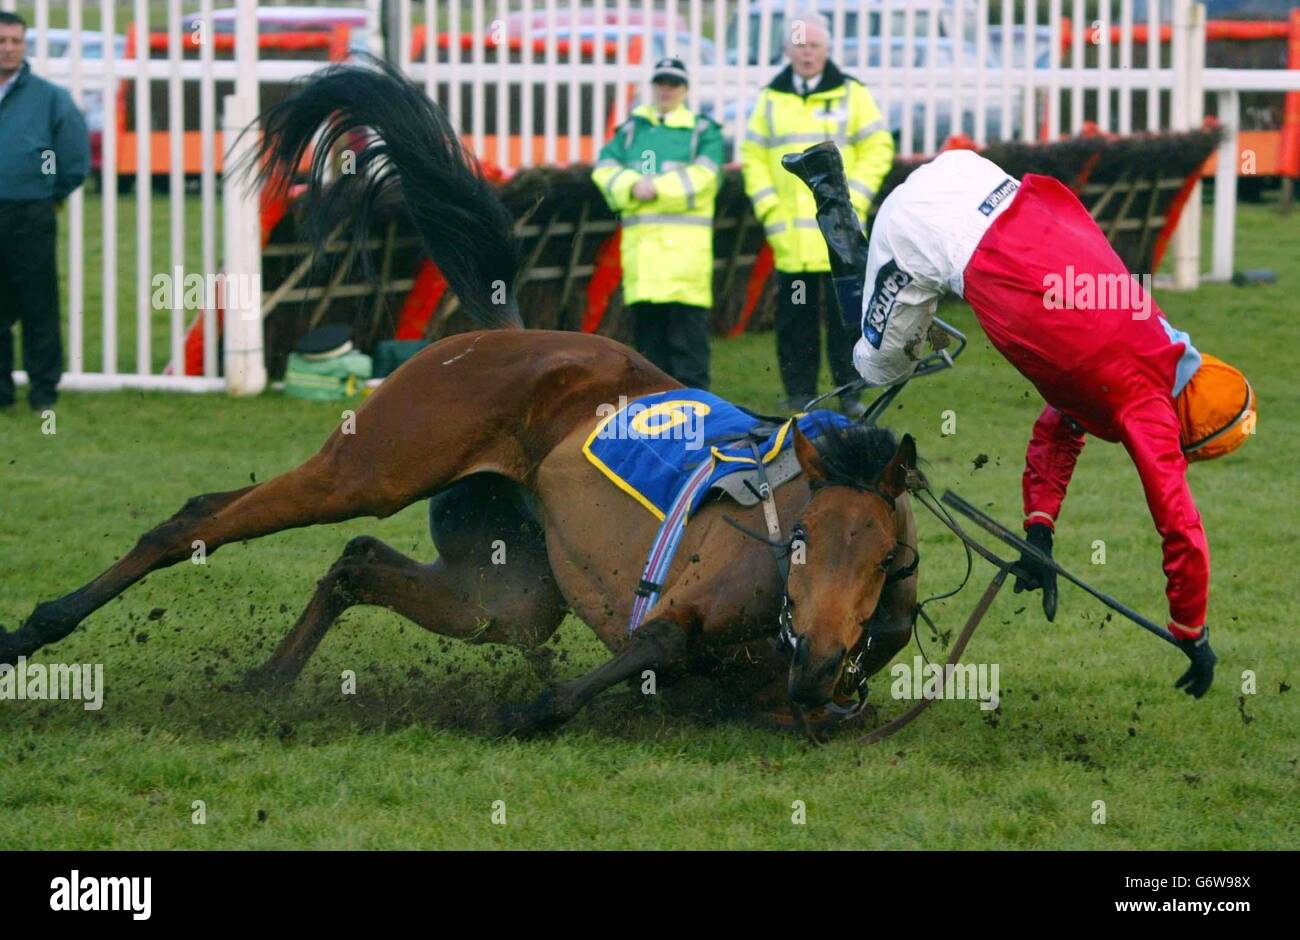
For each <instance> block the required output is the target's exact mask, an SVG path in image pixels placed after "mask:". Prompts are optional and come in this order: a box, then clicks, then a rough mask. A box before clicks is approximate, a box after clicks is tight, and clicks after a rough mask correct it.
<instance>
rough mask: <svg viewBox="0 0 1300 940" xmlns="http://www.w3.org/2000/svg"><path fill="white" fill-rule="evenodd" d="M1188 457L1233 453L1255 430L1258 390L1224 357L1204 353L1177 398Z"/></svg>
mask: <svg viewBox="0 0 1300 940" xmlns="http://www.w3.org/2000/svg"><path fill="white" fill-rule="evenodd" d="M1174 408H1175V410H1176V411H1177V412H1178V420H1179V423H1180V424H1181V425H1182V435H1181V436H1182V442H1183V454H1184V455H1185V456H1186V457H1187V460H1188V461H1189V462H1190V461H1194V460H1213V459H1214V458H1215V457H1222V456H1223V455H1224V454H1230V453H1232V452H1233V451H1234V450H1236V449H1237V448H1238V447H1240V446H1241V445H1242V442H1243V441H1245V440H1246V438H1247V437H1248V436H1249V435H1251V434H1254V433H1255V418H1256V401H1255V390H1254V389H1252V388H1251V387H1250V383H1249V382H1247V381H1246V377H1245V376H1244V375H1242V374H1241V373H1240V372H1239V371H1237V370H1236V369H1234V368H1233V367H1232V366H1230V365H1228V364H1227V363H1226V362H1224V361H1223V360H1222V359H1216V358H1215V357H1214V356H1209V355H1206V354H1204V353H1202V354H1201V366H1200V368H1199V369H1197V370H1196V373H1195V374H1194V375H1193V376H1192V378H1191V381H1189V382H1188V383H1187V385H1186V386H1185V387H1184V388H1183V390H1182V392H1180V393H1179V395H1178V397H1177V398H1175V399H1174Z"/></svg>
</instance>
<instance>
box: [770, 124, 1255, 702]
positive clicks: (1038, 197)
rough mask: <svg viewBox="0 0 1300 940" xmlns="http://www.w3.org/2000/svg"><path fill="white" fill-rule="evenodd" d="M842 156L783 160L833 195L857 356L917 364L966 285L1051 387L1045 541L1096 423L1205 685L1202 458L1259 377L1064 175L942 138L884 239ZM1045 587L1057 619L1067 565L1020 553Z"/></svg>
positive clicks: (1035, 457) (1034, 583)
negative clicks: (864, 227) (1149, 535)
mask: <svg viewBox="0 0 1300 940" xmlns="http://www.w3.org/2000/svg"><path fill="white" fill-rule="evenodd" d="M836 163H837V154H836V153H835V152H834V150H833V148H823V147H822V146H821V145H819V146H817V147H812V148H809V149H808V150H806V151H804V152H803V153H802V154H798V155H792V156H791V157H789V158H787V159H786V161H785V165H786V168H787V169H789V170H790V171H791V172H792V173H795V174H796V175H798V176H800V178H802V179H803V180H804V181H805V182H806V183H808V185H809V187H810V188H811V189H812V190H813V194H814V196H815V198H816V200H817V210H818V223H819V226H820V228H821V230H822V233H823V235H825V236H826V239H827V244H828V246H829V248H830V259H831V265H832V274H833V275H834V276H835V280H836V293H837V297H838V299H839V301H840V305H841V309H842V312H843V313H844V315H845V319H846V320H851V321H852V322H853V323H854V324H855V326H858V325H860V329H861V332H862V335H861V336H860V338H859V339H858V341H857V345H856V347H855V348H854V357H853V361H854V365H855V366H856V367H857V370H858V372H859V373H860V374H861V375H862V376H863V378H865V379H867V380H868V381H869V382H871V383H872V384H873V385H890V384H893V383H896V382H899V381H902V380H904V379H906V378H907V377H908V376H910V375H911V374H912V371H913V370H914V369H915V368H916V364H917V362H918V361H919V360H920V359H922V358H923V357H924V352H923V350H922V344H923V342H924V340H925V338H926V335H927V331H928V329H929V327H930V325H931V318H932V316H933V314H934V311H935V308H936V306H937V304H938V301H939V298H940V296H941V295H942V294H943V293H944V292H945V291H947V290H951V291H952V292H953V293H955V294H956V295H957V296H959V297H964V298H965V299H966V301H967V302H969V303H970V305H971V307H972V308H973V309H974V311H975V315H976V317H977V318H978V320H979V322H980V325H981V326H982V327H983V329H984V332H985V334H986V335H987V336H988V338H989V341H990V342H992V344H993V345H994V347H996V348H997V350H998V351H999V352H1001V353H1002V354H1003V355H1004V356H1005V357H1006V358H1007V359H1009V360H1010V361H1011V363H1012V365H1014V366H1015V367H1016V368H1017V369H1019V370H1020V372H1021V374H1022V375H1024V376H1025V377H1026V378H1027V379H1029V381H1030V382H1032V383H1033V384H1034V386H1035V387H1036V388H1037V389H1038V391H1039V392H1040V393H1041V394H1042V396H1043V398H1044V399H1045V400H1046V402H1047V407H1046V408H1044V410H1043V412H1042V414H1040V415H1039V417H1038V420H1037V422H1036V423H1035V424H1034V429H1033V433H1032V436H1031V439H1030V442H1029V447H1028V451H1027V453H1026V462H1025V471H1024V479H1023V496H1024V509H1025V529H1026V533H1027V535H1026V538H1027V540H1028V541H1029V543H1030V544H1032V545H1034V546H1035V547H1036V548H1038V549H1040V550H1042V551H1044V552H1046V553H1047V554H1050V553H1051V548H1052V535H1053V532H1054V530H1055V526H1056V519H1057V516H1058V515H1059V513H1060V509H1061V503H1062V501H1063V500H1064V498H1065V491H1066V487H1067V485H1068V484H1069V481H1070V477H1071V475H1072V473H1073V470H1074V465H1075V461H1076V459H1077V458H1078V455H1079V452H1080V450H1081V449H1082V447H1083V442H1084V435H1085V434H1092V435H1093V436H1094V437H1098V438H1101V439H1102V440H1106V441H1112V442H1120V443H1122V444H1123V445H1124V447H1125V449H1126V450H1127V451H1128V453H1129V456H1130V457H1131V458H1132V459H1133V463H1134V464H1135V465H1136V467H1137V471H1138V476H1139V477H1140V478H1141V481H1142V487H1143V490H1144V491H1145V494H1146V500H1147V506H1148V507H1149V508H1150V511H1151V516H1152V519H1153V520H1154V522H1155V527H1156V530H1157V531H1158V532H1159V533H1160V536H1161V538H1162V539H1163V550H1164V571H1165V575H1166V595H1167V597H1168V599H1169V610H1170V618H1171V619H1170V623H1169V629H1170V632H1171V633H1173V635H1174V637H1175V638H1176V639H1177V641H1178V645H1179V647H1180V648H1181V649H1182V650H1183V652H1184V653H1185V654H1186V655H1187V656H1188V658H1189V659H1190V660H1191V665H1190V667H1189V668H1188V670H1187V671H1186V673H1184V674H1183V676H1182V677H1181V678H1180V679H1179V680H1178V682H1177V683H1176V686H1177V687H1178V688H1183V689H1184V690H1185V691H1186V692H1187V693H1188V694H1190V695H1193V696H1195V697H1197V698H1199V697H1201V696H1202V695H1204V694H1205V692H1206V691H1207V690H1208V689H1209V688H1210V685H1211V683H1212V682H1213V681H1214V664H1215V662H1216V657H1215V655H1214V653H1213V651H1212V650H1211V649H1210V645H1209V629H1208V627H1207V626H1206V623H1205V617H1206V603H1207V596H1208V592H1209V574H1210V556H1209V547H1208V545H1207V543H1206V539H1205V530H1204V528H1203V526H1202V525H1201V517H1200V514H1199V513H1198V512H1197V509H1196V504H1195V503H1194V502H1193V500H1192V494H1191V491H1190V490H1189V488H1188V486H1187V479H1186V470H1187V463H1188V461H1191V460H1202V459H1208V458H1212V457H1217V456H1220V455H1222V454H1225V453H1228V452H1230V451H1232V450H1234V449H1235V448H1236V447H1238V446H1239V445H1240V444H1241V443H1242V441H1243V440H1244V439H1245V437H1246V435H1247V434H1250V433H1252V432H1253V431H1254V422H1255V397H1254V393H1253V391H1252V390H1251V388H1250V385H1249V383H1247V382H1246V379H1245V377H1244V376H1243V375H1242V374H1241V373H1240V372H1238V371H1237V370H1236V369H1233V368H1232V367H1231V366H1229V365H1227V364H1226V363H1224V362H1221V361H1220V360H1218V359H1215V358H1214V357H1212V356H1209V355H1206V354H1202V353H1201V352H1199V351H1198V350H1197V349H1196V348H1195V347H1194V346H1193V345H1192V342H1191V338H1190V337H1189V336H1188V335H1187V334H1186V333H1183V332H1181V331H1179V330H1176V329H1174V327H1172V326H1171V325H1170V324H1169V322H1168V321H1167V320H1166V319H1165V317H1164V315H1163V314H1162V313H1161V311H1160V308H1159V307H1158V306H1157V305H1156V304H1155V301H1154V300H1153V299H1152V298H1151V296H1150V295H1149V294H1147V293H1146V292H1145V291H1143V289H1142V287H1141V286H1140V285H1139V284H1138V282H1137V280H1136V279H1135V278H1133V277H1132V276H1131V275H1130V274H1129V271H1128V269H1127V268H1126V267H1125V265H1124V263H1123V261H1121V260H1120V258H1119V257H1118V256H1117V255H1116V254H1115V251H1114V249H1112V248H1111V246H1110V243H1109V242H1108V241H1107V240H1106V237H1105V235H1103V234H1102V232H1101V230H1100V229H1099V228H1098V227H1097V225H1096V223H1095V222H1094V221H1093V220H1092V217H1091V216H1090V215H1089V214H1088V212H1087V210H1086V209H1085V208H1084V207H1083V205H1082V204H1081V203H1080V202H1079V200H1078V199H1077V198H1075V196H1074V194H1073V193H1072V192H1070V190H1069V189H1068V188H1066V187H1065V186H1064V185H1063V184H1062V183H1060V182H1059V181H1057V180H1055V179H1053V178H1051V177H1047V176H1038V175H1035V174H1026V175H1025V177H1024V179H1023V180H1021V181H1019V182H1017V181H1016V180H1015V179H1014V178H1012V177H1011V176H1009V175H1008V174H1007V173H1006V172H1005V171H1004V170H1002V169H1001V168H1000V167H998V166H997V165H996V164H994V163H992V162H991V161H989V160H986V159H985V158H983V157H981V156H979V155H978V154H976V153H974V152H972V151H968V150H953V151H948V152H945V153H941V154H939V156H937V157H936V158H935V159H934V160H932V161H930V162H929V163H927V164H925V165H924V166H921V167H919V168H917V169H916V170H915V171H913V172H912V174H911V175H910V176H908V178H907V180H906V181H905V182H904V183H903V184H902V185H900V186H899V187H898V188H897V189H895V190H894V191H893V192H892V193H891V194H890V195H889V196H888V197H887V198H886V199H885V201H884V202H883V204H882V205H881V207H880V211H879V214H878V215H877V217H876V220H875V224H874V227H873V229H872V232H871V241H870V244H869V246H868V244H867V242H866V239H865V238H863V236H862V234H861V232H860V230H858V229H857V228H856V226H855V225H850V224H849V222H850V218H849V216H848V214H847V213H848V212H850V211H851V210H852V206H851V205H850V203H849V201H848V195H847V192H842V190H843V185H844V184H843V183H842V182H840V181H842V179H843V175H842V173H840V174H837V173H836ZM846 207H847V208H846ZM864 270H865V272H866V276H865V278H863V276H862V272H863V271H864ZM864 295H865V297H864ZM1039 587H1041V588H1042V589H1043V610H1044V613H1045V614H1046V615H1047V617H1048V619H1049V620H1051V619H1053V618H1054V617H1055V614H1056V575H1055V572H1054V571H1052V570H1050V569H1048V568H1046V567H1045V566H1039V565H1037V564H1035V563H1034V562H1033V561H1032V560H1030V559H1027V558H1022V559H1021V560H1020V562H1019V563H1018V565H1017V582H1016V590H1017V591H1021V590H1033V589H1035V588H1039Z"/></svg>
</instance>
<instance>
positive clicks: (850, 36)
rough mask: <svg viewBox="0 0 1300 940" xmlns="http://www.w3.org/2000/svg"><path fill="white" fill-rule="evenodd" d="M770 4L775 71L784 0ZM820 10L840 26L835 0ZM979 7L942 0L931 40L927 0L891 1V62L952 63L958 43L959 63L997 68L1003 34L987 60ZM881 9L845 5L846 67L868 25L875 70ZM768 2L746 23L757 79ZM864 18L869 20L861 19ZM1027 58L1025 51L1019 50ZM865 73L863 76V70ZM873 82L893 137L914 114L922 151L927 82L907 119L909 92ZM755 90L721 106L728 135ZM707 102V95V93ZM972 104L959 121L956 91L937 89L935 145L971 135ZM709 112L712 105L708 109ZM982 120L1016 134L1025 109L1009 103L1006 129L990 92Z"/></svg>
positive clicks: (876, 3) (854, 61)
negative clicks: (979, 29) (981, 42)
mask: <svg viewBox="0 0 1300 940" xmlns="http://www.w3.org/2000/svg"><path fill="white" fill-rule="evenodd" d="M765 2H766V4H767V10H768V13H767V16H768V43H767V45H768V54H767V59H768V61H767V62H766V63H764V65H765V66H766V67H767V69H770V70H771V72H772V73H773V74H774V73H775V71H776V69H777V67H778V66H780V64H781V63H782V62H783V60H784V58H785V53H784V51H783V45H784V41H785V31H784V29H785V10H786V5H785V3H784V0H765ZM958 3H960V5H961V13H962V23H961V36H960V37H957V36H956V33H957V17H956V10H957V5H958ZM812 6H813V8H814V9H816V10H817V12H819V13H821V14H822V15H823V16H825V17H826V20H827V22H828V23H829V24H830V26H831V29H832V31H833V30H834V29H835V26H836V23H835V17H834V11H835V4H834V2H832V0H815V2H814V3H813V4H812ZM909 10H910V11H911V14H912V15H911V20H912V38H911V42H910V43H909V42H908V38H907V32H906V30H907V18H908V17H907V13H908V11H909ZM978 11H979V7H978V5H977V4H976V2H975V0H939V4H938V17H937V23H936V29H935V32H936V35H937V39H936V40H935V41H934V43H933V47H932V46H931V43H930V40H929V28H930V21H929V18H930V0H892V2H891V3H890V11H889V13H890V18H889V25H890V56H889V66H890V68H893V69H900V70H901V69H905V68H907V67H909V65H910V67H911V68H913V69H917V70H922V69H927V68H929V67H931V66H933V67H935V68H940V69H948V68H952V67H953V66H954V65H955V63H956V56H955V49H957V48H960V49H961V53H962V63H963V66H964V67H965V68H968V69H971V70H972V71H973V70H974V69H975V68H977V67H980V66H981V64H982V66H983V67H985V68H995V67H997V65H998V64H999V63H998V61H997V60H995V59H994V58H993V55H992V51H993V50H994V49H1000V47H1001V34H1000V32H999V33H998V38H997V40H996V41H994V39H992V38H990V40H989V43H988V47H989V52H988V54H986V55H985V56H984V57H983V58H982V59H981V57H980V55H979V48H978V46H977V45H976V41H975V37H976V29H975V26H976V17H977V15H978ZM883 14H884V4H883V3H881V2H880V0H864V2H862V3H861V4H858V5H856V6H852V7H850V6H848V5H847V4H846V5H845V6H844V21H843V22H844V25H843V30H844V41H843V44H842V48H843V54H842V56H841V57H840V59H839V60H838V64H839V65H840V66H841V67H842V68H843V69H844V71H845V72H847V73H848V74H850V75H852V74H853V72H854V67H855V66H857V65H858V64H859V63H860V62H861V61H862V58H863V57H862V55H861V53H860V50H861V48H862V41H861V29H862V27H863V25H865V26H866V31H867V55H866V64H867V67H868V68H875V67H878V66H880V64H881V51H882V49H883V48H884V40H883V37H882V35H881V34H882V31H883V28H882V24H881V21H882V17H883ZM763 15H764V8H763V4H762V3H755V4H754V5H752V6H751V7H750V9H749V23H748V29H747V34H746V38H747V41H746V44H745V50H744V55H745V62H746V64H747V65H748V66H751V67H753V68H754V69H755V70H756V71H755V73H754V75H755V77H756V79H757V80H759V82H760V83H761V82H762V81H766V80H767V79H766V76H765V75H764V73H763V71H762V67H761V66H760V64H759V59H760V57H761V51H762V43H761V37H762V29H763ZM864 15H865V16H866V17H867V19H866V21H865V24H864V23H863V20H862V19H861V17H862V16H864ZM993 33H994V30H990V37H992V36H993ZM835 45H836V44H835V40H834V37H833V36H832V48H834V47H835ZM726 48H727V61H728V62H730V63H733V64H739V62H740V59H741V54H742V53H741V44H740V18H739V16H738V15H737V16H733V17H732V20H731V23H730V25H729V27H728V30H727V43H726ZM1021 55H1022V58H1023V52H1022V53H1021ZM859 77H860V76H859ZM867 84H868V87H869V88H871V90H872V92H873V94H874V95H875V97H876V99H877V101H880V102H883V101H884V99H885V98H888V99H889V104H888V107H887V111H888V114H887V115H886V120H887V121H888V123H889V128H890V130H891V131H892V132H893V134H894V139H895V142H896V143H898V142H901V140H902V137H903V133H902V131H903V126H904V121H905V120H908V119H910V121H911V124H912V147H913V150H916V151H920V150H921V149H922V148H923V147H924V141H925V103H924V94H925V90H924V85H923V84H922V85H921V87H918V88H917V89H915V90H913V92H912V98H911V107H910V108H909V111H910V116H909V117H905V116H904V113H903V109H904V103H905V95H904V94H902V93H901V92H900V91H899V90H898V89H897V87H895V89H894V91H893V93H892V94H891V95H885V94H884V93H883V92H882V91H881V90H880V89H877V88H872V87H871V82H870V81H868V83H867ZM756 95H757V89H756V88H755V89H752V90H746V93H745V96H744V100H743V101H740V102H735V101H734V100H733V102H732V103H731V104H728V105H727V106H725V107H724V109H723V114H722V117H721V118H718V120H721V121H722V122H723V123H724V125H725V126H726V128H727V131H728V134H729V135H730V134H734V130H735V123H736V113H737V110H738V109H739V108H743V109H744V111H745V113H748V111H749V109H750V108H752V107H753V103H754V100H755V97H756ZM705 100H706V101H707V100H709V99H708V96H705ZM974 108H975V102H974V99H973V96H970V97H967V98H966V99H965V100H964V104H963V108H962V111H963V113H962V120H961V121H960V122H957V123H956V124H954V121H953V117H952V96H951V94H948V93H945V92H940V93H939V94H938V95H937V98H936V101H935V103H934V125H935V146H936V147H937V146H940V145H942V144H943V142H944V141H945V140H946V139H947V138H948V137H949V136H950V135H952V134H953V133H956V132H958V131H963V130H964V131H965V132H966V133H973V132H974V127H975V114H974ZM705 110H706V111H709V110H711V109H708V108H706V109H705ZM984 123H985V136H986V137H987V138H988V139H990V140H996V139H1000V138H1004V137H1010V136H1015V135H1016V134H1018V133H1019V128H1020V109H1019V107H1015V108H1012V109H1011V124H1010V126H1009V127H1008V128H1006V129H1005V132H1004V129H1003V127H1002V106H1001V101H1000V100H995V97H994V95H993V94H992V91H990V94H989V95H988V97H987V98H986V101H985V105H984Z"/></svg>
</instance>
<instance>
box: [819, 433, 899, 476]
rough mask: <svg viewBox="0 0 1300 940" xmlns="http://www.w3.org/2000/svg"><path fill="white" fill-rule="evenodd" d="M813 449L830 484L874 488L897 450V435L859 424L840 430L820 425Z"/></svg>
mask: <svg viewBox="0 0 1300 940" xmlns="http://www.w3.org/2000/svg"><path fill="white" fill-rule="evenodd" d="M817 428H818V431H819V432H820V433H819V434H818V436H817V437H816V438H814V439H813V442H812V443H813V446H815V447H816V448H817V452H818V453H819V454H821V458H822V464H823V466H824V467H825V468H826V474H827V482H828V483H837V484H846V485H848V486H871V485H872V484H874V483H875V482H876V481H877V480H879V479H880V474H881V473H882V472H883V471H884V469H885V466H886V465H887V464H888V463H889V461H890V459H891V458H892V457H893V456H894V452H895V451H897V450H898V442H897V441H896V440H895V439H894V432H893V431H891V430H889V429H888V428H878V427H863V426H862V425H860V424H852V425H846V426H843V427H837V426H835V425H831V424H819V425H818V426H817Z"/></svg>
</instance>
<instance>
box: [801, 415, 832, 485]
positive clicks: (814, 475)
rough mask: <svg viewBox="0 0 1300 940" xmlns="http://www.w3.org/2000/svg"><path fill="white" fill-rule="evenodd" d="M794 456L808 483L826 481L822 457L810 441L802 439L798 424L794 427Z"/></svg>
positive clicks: (802, 434)
mask: <svg viewBox="0 0 1300 940" xmlns="http://www.w3.org/2000/svg"><path fill="white" fill-rule="evenodd" d="M794 456H795V459H797V460H798V461H799V467H800V468H801V469H802V470H803V472H804V476H805V477H807V478H808V482H809V483H824V482H825V481H826V465H825V464H823V463H822V455H821V454H819V453H818V452H817V448H816V447H814V446H813V443H812V441H810V440H808V438H806V437H804V433H803V432H802V431H800V430H799V425H798V424H795V425H794Z"/></svg>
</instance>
